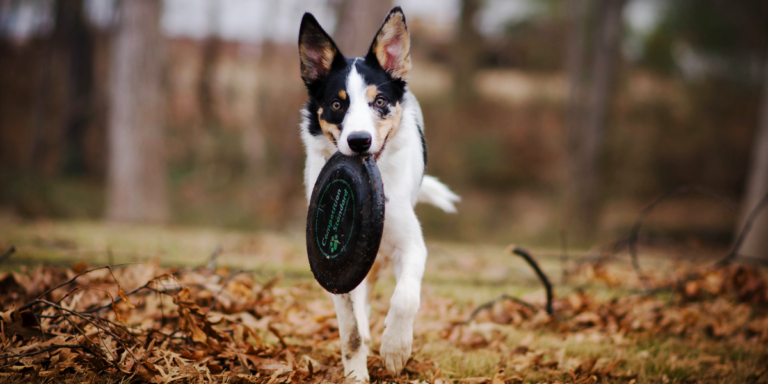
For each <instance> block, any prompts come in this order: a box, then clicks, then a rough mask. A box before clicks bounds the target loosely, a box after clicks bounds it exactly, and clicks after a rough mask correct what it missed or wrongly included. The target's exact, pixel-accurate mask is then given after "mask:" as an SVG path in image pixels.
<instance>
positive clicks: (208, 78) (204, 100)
mask: <svg viewBox="0 0 768 384" xmlns="http://www.w3.org/2000/svg"><path fill="white" fill-rule="evenodd" d="M220 7H221V5H220V3H219V0H208V12H207V16H208V35H207V36H206V37H205V40H204V41H203V52H202V60H201V63H200V78H199V83H198V102H199V104H200V114H201V115H202V116H201V117H202V120H203V127H204V128H206V129H210V128H211V127H212V125H213V124H214V123H215V122H216V121H215V120H216V105H215V102H216V100H215V98H214V94H213V92H214V90H213V84H214V75H215V71H216V61H217V60H218V58H219V52H220V51H221V39H220V38H219V17H220V14H221V12H220Z"/></svg>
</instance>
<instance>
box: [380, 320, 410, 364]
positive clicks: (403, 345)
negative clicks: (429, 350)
mask: <svg viewBox="0 0 768 384" xmlns="http://www.w3.org/2000/svg"><path fill="white" fill-rule="evenodd" d="M412 344H413V328H412V327H387V328H386V329H384V334H383V335H382V336H381V349H380V353H381V357H382V358H383V359H384V365H386V367H387V370H388V371H389V373H391V374H393V375H395V376H397V375H398V374H400V371H402V370H403V368H405V363H407V362H408V358H409V357H411V346H412Z"/></svg>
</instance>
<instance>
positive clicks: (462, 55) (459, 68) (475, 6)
mask: <svg viewBox="0 0 768 384" xmlns="http://www.w3.org/2000/svg"><path fill="white" fill-rule="evenodd" d="M482 7H483V0H461V8H460V11H459V28H458V30H457V31H456V36H455V38H454V43H453V44H454V48H453V55H452V57H453V68H452V70H453V94H454V96H455V97H456V98H457V99H458V100H461V101H468V100H473V99H474V98H475V96H477V92H476V90H475V75H476V74H477V70H478V64H479V63H478V61H479V60H478V56H479V55H480V53H481V50H482V37H481V36H480V33H479V32H478V31H477V27H476V26H475V19H476V18H477V13H478V12H479V11H480V10H481V9H482Z"/></svg>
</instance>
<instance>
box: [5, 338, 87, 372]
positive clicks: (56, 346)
mask: <svg viewBox="0 0 768 384" xmlns="http://www.w3.org/2000/svg"><path fill="white" fill-rule="evenodd" d="M63 348H67V349H84V350H85V351H87V352H89V353H90V354H92V355H94V356H98V355H97V354H96V353H95V352H93V350H92V349H91V348H90V347H88V346H87V345H83V344H51V345H49V346H47V347H45V348H43V349H40V350H37V351H34V352H27V353H21V354H18V355H6V356H0V359H2V360H10V359H12V358H16V357H18V359H17V360H16V361H15V362H13V363H12V364H8V365H5V366H3V367H11V366H14V365H16V363H18V362H19V360H21V359H23V358H25V357H28V356H35V355H39V354H41V353H46V352H50V351H53V350H54V349H63Z"/></svg>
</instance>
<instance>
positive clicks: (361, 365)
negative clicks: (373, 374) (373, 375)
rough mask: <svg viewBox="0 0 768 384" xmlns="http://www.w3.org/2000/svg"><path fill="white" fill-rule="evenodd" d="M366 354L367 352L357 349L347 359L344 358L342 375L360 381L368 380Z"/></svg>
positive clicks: (365, 381)
mask: <svg viewBox="0 0 768 384" xmlns="http://www.w3.org/2000/svg"><path fill="white" fill-rule="evenodd" d="M366 351H367V350H366ZM367 356H368V353H366V352H365V351H358V352H357V353H356V354H354V355H353V356H350V358H349V359H344V375H345V376H347V377H348V378H350V379H355V380H357V381H359V382H361V383H367V382H368V381H369V380H370V379H369V376H368V358H367Z"/></svg>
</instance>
